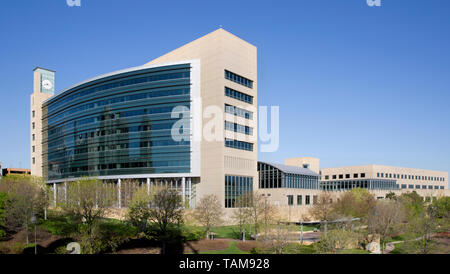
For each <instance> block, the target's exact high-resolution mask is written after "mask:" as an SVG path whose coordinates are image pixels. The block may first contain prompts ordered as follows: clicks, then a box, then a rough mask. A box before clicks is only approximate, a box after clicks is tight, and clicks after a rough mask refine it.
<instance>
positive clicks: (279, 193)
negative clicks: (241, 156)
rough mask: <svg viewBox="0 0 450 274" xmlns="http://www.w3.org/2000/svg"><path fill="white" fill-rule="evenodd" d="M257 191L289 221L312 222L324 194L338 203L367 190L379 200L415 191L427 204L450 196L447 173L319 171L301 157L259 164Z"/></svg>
mask: <svg viewBox="0 0 450 274" xmlns="http://www.w3.org/2000/svg"><path fill="white" fill-rule="evenodd" d="M258 174H259V180H258V191H259V192H260V193H261V194H262V195H263V196H264V197H265V198H266V199H267V200H268V201H269V202H270V203H272V204H274V205H277V206H279V209H280V210H279V213H280V214H281V215H282V216H283V217H284V218H285V219H287V220H291V221H299V220H303V221H304V220H307V219H308V218H309V209H310V207H311V206H312V205H314V204H315V203H316V201H317V199H318V197H319V195H320V193H321V192H323V191H328V192H331V194H332V197H333V199H339V196H341V195H343V194H344V193H345V192H346V191H350V190H351V189H355V188H363V189H367V190H368V191H369V192H370V193H372V194H373V195H374V196H375V197H376V198H377V199H383V198H385V197H386V195H387V194H388V193H390V192H393V193H395V194H396V195H401V194H402V193H407V192H412V191H416V192H417V193H418V194H419V195H420V196H422V197H423V198H424V199H425V200H432V199H434V198H437V197H439V196H450V191H449V189H448V172H443V171H433V170H423V169H413V168H401V167H391V166H381V165H366V166H354V167H339V168H320V160H319V159H318V158H313V157H298V158H290V159H286V160H285V164H284V165H282V164H272V163H266V162H258Z"/></svg>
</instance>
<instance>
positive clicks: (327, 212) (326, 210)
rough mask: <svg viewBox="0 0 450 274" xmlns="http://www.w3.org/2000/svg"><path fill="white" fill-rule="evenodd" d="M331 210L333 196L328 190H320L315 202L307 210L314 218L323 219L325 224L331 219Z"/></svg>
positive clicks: (332, 209)
mask: <svg viewBox="0 0 450 274" xmlns="http://www.w3.org/2000/svg"><path fill="white" fill-rule="evenodd" d="M333 211H334V208H333V196H332V195H331V193H329V192H322V193H320V194H319V195H318V197H317V202H316V203H314V205H313V206H312V207H311V209H310V210H309V214H310V215H311V216H312V217H313V218H315V219H316V220H319V221H325V225H326V222H327V221H330V220H331V219H332V216H333V215H334V214H333ZM325 227H326V226H325ZM325 232H326V231H325Z"/></svg>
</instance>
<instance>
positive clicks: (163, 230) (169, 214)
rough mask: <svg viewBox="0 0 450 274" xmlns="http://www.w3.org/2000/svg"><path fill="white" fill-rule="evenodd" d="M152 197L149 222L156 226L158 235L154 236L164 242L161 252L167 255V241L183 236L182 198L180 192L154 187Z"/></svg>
mask: <svg viewBox="0 0 450 274" xmlns="http://www.w3.org/2000/svg"><path fill="white" fill-rule="evenodd" d="M150 195H151V200H150V201H151V204H150V209H149V212H148V217H149V221H151V222H153V223H155V224H156V227H157V231H156V232H157V233H156V235H154V236H156V238H157V239H159V240H160V241H161V242H162V249H161V252H162V253H163V254H165V253H166V244H167V241H168V240H169V239H170V240H177V239H175V238H178V237H180V235H181V232H180V230H179V226H180V224H181V223H182V221H183V212H184V208H183V204H182V198H181V196H180V194H179V193H178V191H176V190H175V189H172V188H167V187H154V188H153V189H152V191H151V194H150ZM173 225H177V226H178V229H177V228H175V229H173V228H174V227H173ZM180 241H181V239H180Z"/></svg>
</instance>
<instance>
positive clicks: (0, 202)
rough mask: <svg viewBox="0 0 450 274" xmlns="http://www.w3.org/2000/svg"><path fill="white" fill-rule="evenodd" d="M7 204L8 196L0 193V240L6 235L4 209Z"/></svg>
mask: <svg viewBox="0 0 450 274" xmlns="http://www.w3.org/2000/svg"><path fill="white" fill-rule="evenodd" d="M7 203H8V194H6V193H5V192H1V193H0V239H1V238H2V237H4V236H5V235H6V232H5V230H4V229H5V216H6V207H7Z"/></svg>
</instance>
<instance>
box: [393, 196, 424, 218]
mask: <svg viewBox="0 0 450 274" xmlns="http://www.w3.org/2000/svg"><path fill="white" fill-rule="evenodd" d="M398 199H399V201H400V202H401V203H402V204H403V206H404V207H405V209H406V211H407V214H408V217H410V218H413V217H414V216H417V215H422V214H424V211H425V210H426V209H425V203H424V201H423V198H422V197H421V196H419V194H417V192H415V191H413V192H409V193H403V194H402V195H400V196H399V197H398Z"/></svg>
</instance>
